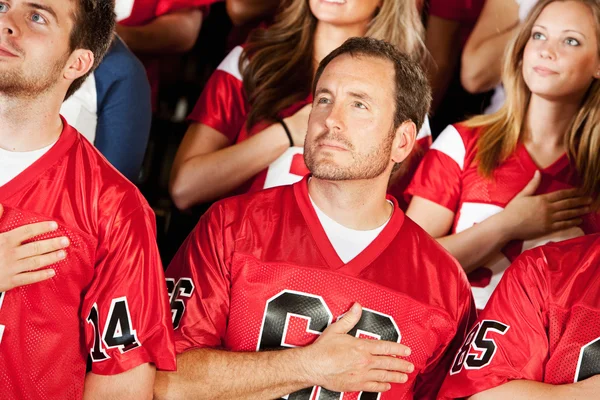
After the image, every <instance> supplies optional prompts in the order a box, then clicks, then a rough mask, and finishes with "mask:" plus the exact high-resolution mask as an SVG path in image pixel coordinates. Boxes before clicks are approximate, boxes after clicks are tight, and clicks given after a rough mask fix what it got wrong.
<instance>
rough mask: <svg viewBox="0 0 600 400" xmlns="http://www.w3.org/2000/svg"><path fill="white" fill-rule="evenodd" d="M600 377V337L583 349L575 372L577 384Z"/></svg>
mask: <svg viewBox="0 0 600 400" xmlns="http://www.w3.org/2000/svg"><path fill="white" fill-rule="evenodd" d="M594 375H600V337H599V338H597V339H594V340H592V341H591V342H589V343H588V344H586V345H585V346H583V347H582V348H581V351H580V352H579V361H578V363H577V370H576V372H575V382H579V381H582V380H584V379H587V378H590V377H592V376H594Z"/></svg>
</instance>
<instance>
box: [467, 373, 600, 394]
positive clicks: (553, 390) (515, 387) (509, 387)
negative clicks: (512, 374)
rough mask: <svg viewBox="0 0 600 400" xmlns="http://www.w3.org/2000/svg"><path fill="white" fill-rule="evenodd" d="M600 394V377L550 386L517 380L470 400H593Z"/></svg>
mask: <svg viewBox="0 0 600 400" xmlns="http://www.w3.org/2000/svg"><path fill="white" fill-rule="evenodd" d="M599 392H600V376H599V375H596V376H593V377H591V378H589V379H586V380H584V381H581V382H577V383H570V384H565V385H550V384H548V383H542V382H534V381H525V380H517V381H511V382H507V383H505V384H504V385H501V386H497V387H495V388H493V389H489V390H486V391H485V392H481V393H478V394H476V395H475V396H471V397H470V398H469V399H471V400H500V399H511V400H542V399H543V400H579V399H593V398H595V397H596V396H598V393H599Z"/></svg>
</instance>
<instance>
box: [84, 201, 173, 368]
mask: <svg viewBox="0 0 600 400" xmlns="http://www.w3.org/2000/svg"><path fill="white" fill-rule="evenodd" d="M132 192H133V191H132ZM106 203H107V202H101V203H100V205H101V206H104V207H106V209H105V210H100V211H99V212H101V213H103V214H104V215H105V216H107V217H110V218H109V220H108V222H106V223H102V225H106V226H105V227H100V234H99V235H98V248H97V250H96V261H95V271H94V278H93V280H92V282H91V284H90V286H89V289H88V290H87V291H86V293H85V297H84V300H83V307H82V311H81V312H82V315H81V317H82V320H83V321H85V322H86V323H85V324H84V325H85V340H86V345H87V346H86V347H87V348H88V349H89V354H90V357H91V359H92V372H93V373H95V374H100V375H114V374H119V373H121V372H124V371H127V370H130V369H132V368H134V367H136V366H138V365H141V364H144V363H153V364H154V365H156V368H157V369H159V370H167V371H173V370H175V347H174V343H173V328H172V323H171V313H170V310H169V299H168V296H167V290H166V287H165V285H164V273H163V268H162V264H161V260H160V255H159V253H158V247H157V245H156V226H155V218H154V213H153V212H152V210H151V209H150V207H149V206H148V205H147V203H146V202H145V200H144V199H143V198H142V196H141V194H139V192H137V191H135V192H134V193H128V194H124V195H123V197H122V198H121V201H120V204H119V203H117V204H115V205H114V206H113V208H112V209H110V206H109V205H108V204H106Z"/></svg>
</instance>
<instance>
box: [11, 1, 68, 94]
mask: <svg viewBox="0 0 600 400" xmlns="http://www.w3.org/2000/svg"><path fill="white" fill-rule="evenodd" d="M74 7H75V3H74V2H73V1H70V0H4V1H2V0H0V93H3V94H6V95H12V96H19V97H35V96H37V95H39V94H40V93H43V92H45V91H47V90H49V89H51V88H53V87H54V86H55V85H56V84H57V82H59V81H60V79H61V77H62V73H63V69H64V68H65V65H66V62H67V60H68V58H69V55H70V53H71V52H70V49H69V37H70V34H71V30H72V29H73V23H74V21H73V16H72V15H73V12H74Z"/></svg>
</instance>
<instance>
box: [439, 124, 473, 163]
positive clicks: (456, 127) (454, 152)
mask: <svg viewBox="0 0 600 400" xmlns="http://www.w3.org/2000/svg"><path fill="white" fill-rule="evenodd" d="M480 131H481V128H473V127H468V126H466V125H464V124H462V123H460V124H452V125H448V127H446V129H444V130H443V131H442V133H440V135H439V136H438V137H437V139H436V140H435V141H434V142H433V145H432V146H431V149H433V150H437V151H440V152H442V153H444V154H446V155H447V156H449V157H450V158H452V159H453V160H454V161H456V163H457V164H458V165H459V166H460V167H461V169H463V168H464V166H465V165H466V163H465V160H466V158H467V156H468V155H469V154H471V153H473V152H474V151H475V149H476V147H477V139H478V137H479V132H480Z"/></svg>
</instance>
